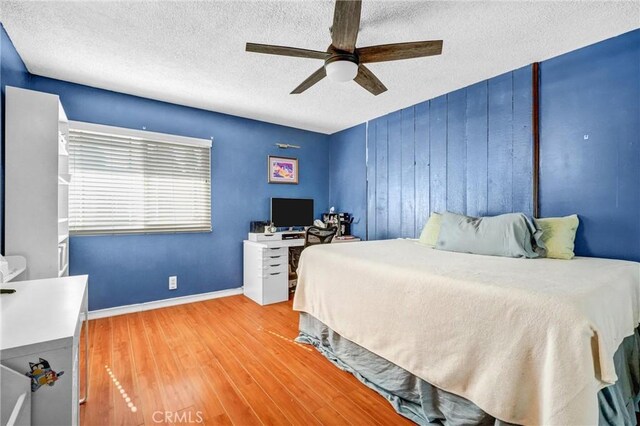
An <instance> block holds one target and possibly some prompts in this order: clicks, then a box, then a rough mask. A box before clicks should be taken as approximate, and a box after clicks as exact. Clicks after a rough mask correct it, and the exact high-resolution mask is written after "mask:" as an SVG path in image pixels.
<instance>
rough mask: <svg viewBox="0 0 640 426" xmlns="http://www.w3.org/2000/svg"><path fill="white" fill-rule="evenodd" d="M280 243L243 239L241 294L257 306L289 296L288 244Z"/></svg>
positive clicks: (280, 300)
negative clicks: (242, 289) (242, 283)
mask: <svg viewBox="0 0 640 426" xmlns="http://www.w3.org/2000/svg"><path fill="white" fill-rule="evenodd" d="M283 242H284V241H262V242H257V241H245V242H244V271H243V272H244V295H245V296H247V297H248V298H249V299H251V300H253V301H255V302H256V303H258V304H260V305H268V304H270V303H278V302H284V301H285V300H288V299H289V247H287V246H283V245H282V244H281V243H283ZM302 243H303V244H304V240H302Z"/></svg>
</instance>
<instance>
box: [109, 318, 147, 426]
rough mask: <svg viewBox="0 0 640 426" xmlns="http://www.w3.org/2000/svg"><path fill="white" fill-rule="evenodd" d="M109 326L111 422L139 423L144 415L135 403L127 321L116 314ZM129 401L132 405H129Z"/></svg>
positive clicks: (135, 385)
mask: <svg viewBox="0 0 640 426" xmlns="http://www.w3.org/2000/svg"><path fill="white" fill-rule="evenodd" d="M111 327H112V334H113V345H112V362H111V372H112V373H113V376H112V381H113V382H114V386H113V400H114V401H113V420H114V423H113V424H114V425H130V424H135V425H140V424H143V423H144V417H143V415H142V412H141V411H138V407H137V405H136V404H139V403H140V399H139V397H138V394H139V392H138V385H137V383H136V380H135V376H136V372H135V367H134V362H133V351H132V349H131V341H130V339H129V323H128V322H127V318H126V317H125V316H117V317H113V318H111ZM127 398H129V401H127ZM129 403H131V404H133V406H132V407H129ZM134 407H135V408H134Z"/></svg>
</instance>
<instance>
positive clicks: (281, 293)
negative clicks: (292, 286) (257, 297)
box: [261, 272, 289, 305]
mask: <svg viewBox="0 0 640 426" xmlns="http://www.w3.org/2000/svg"><path fill="white" fill-rule="evenodd" d="M262 286H263V293H262V303H261V304H262V305H268V304H270V303H278V302H284V301H286V300H288V299H289V275H288V274H287V273H286V272H274V273H272V274H269V275H268V277H265V278H263V281H262Z"/></svg>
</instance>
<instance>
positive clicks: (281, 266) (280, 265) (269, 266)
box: [261, 259, 289, 276]
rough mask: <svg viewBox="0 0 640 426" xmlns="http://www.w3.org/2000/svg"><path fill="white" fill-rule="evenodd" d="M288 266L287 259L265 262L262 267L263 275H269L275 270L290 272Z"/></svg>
mask: <svg viewBox="0 0 640 426" xmlns="http://www.w3.org/2000/svg"><path fill="white" fill-rule="evenodd" d="M288 266H289V265H288V264H287V262H286V259H284V260H282V259H281V260H278V261H273V262H269V263H265V264H264V265H263V266H262V268H261V270H262V275H263V276H269V275H270V274H273V273H275V272H286V273H288V272H289V268H288Z"/></svg>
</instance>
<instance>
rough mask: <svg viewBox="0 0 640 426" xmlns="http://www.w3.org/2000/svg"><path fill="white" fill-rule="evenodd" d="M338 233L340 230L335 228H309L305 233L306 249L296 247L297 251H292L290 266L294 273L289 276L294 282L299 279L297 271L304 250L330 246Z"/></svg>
mask: <svg viewBox="0 0 640 426" xmlns="http://www.w3.org/2000/svg"><path fill="white" fill-rule="evenodd" d="M337 232H338V228H336V227H335V226H332V227H329V228H320V227H318V226H310V227H309V228H307V231H306V232H305V233H304V247H295V249H297V250H295V249H294V248H292V250H291V257H290V260H289V264H290V266H291V270H292V273H291V274H289V279H290V280H294V279H296V278H297V277H298V275H297V272H296V271H297V269H298V262H299V261H300V255H301V254H302V250H303V249H305V248H307V247H309V246H315V245H317V244H328V243H330V242H331V241H332V240H333V237H335V235H336V233H337ZM293 289H295V287H293ZM293 289H292V290H293Z"/></svg>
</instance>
